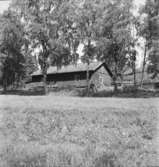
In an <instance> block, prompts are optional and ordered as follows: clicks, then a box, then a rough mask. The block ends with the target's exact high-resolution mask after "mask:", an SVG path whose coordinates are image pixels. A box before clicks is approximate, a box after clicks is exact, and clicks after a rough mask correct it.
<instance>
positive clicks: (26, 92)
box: [0, 90, 45, 96]
mask: <svg viewBox="0 0 159 167" xmlns="http://www.w3.org/2000/svg"><path fill="white" fill-rule="evenodd" d="M0 95H19V96H42V95H45V93H44V91H42V90H41V91H30V90H8V91H6V92H4V91H0Z"/></svg>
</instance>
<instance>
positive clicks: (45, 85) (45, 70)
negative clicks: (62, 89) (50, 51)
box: [43, 67, 48, 95]
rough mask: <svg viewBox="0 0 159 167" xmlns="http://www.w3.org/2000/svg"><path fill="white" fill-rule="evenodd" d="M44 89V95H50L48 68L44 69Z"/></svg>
mask: <svg viewBox="0 0 159 167" xmlns="http://www.w3.org/2000/svg"><path fill="white" fill-rule="evenodd" d="M43 88H44V94H45V95H46V94H47V93H48V89H47V68H46V67H45V68H44V69H43Z"/></svg>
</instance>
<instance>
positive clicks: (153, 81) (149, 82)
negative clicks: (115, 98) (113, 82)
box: [122, 70, 159, 89]
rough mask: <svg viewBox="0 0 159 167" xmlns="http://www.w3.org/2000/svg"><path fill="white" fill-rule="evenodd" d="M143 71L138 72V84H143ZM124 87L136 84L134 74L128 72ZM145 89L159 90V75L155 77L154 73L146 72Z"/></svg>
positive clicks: (144, 75) (125, 75)
mask: <svg viewBox="0 0 159 167" xmlns="http://www.w3.org/2000/svg"><path fill="white" fill-rule="evenodd" d="M141 78H142V71H141V70H137V71H136V84H137V85H140V84H141ZM122 84H123V85H127V86H128V85H133V84H134V74H133V72H126V73H125V74H124V76H123V81H122ZM143 88H145V89H149V88H151V89H159V74H158V75H156V76H155V77H154V76H153V73H147V72H146V71H145V72H144V74H143Z"/></svg>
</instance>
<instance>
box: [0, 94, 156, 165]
mask: <svg viewBox="0 0 159 167" xmlns="http://www.w3.org/2000/svg"><path fill="white" fill-rule="evenodd" d="M158 103H159V99H158V98H149V99H142V98H141V99H140V98H139V99H133V98H129V99H121V98H79V97H61V96H53V95H48V96H36V97H34V96H25V97H24V96H10V95H8V96H7V95H3V96H0V167H119V166H120V167H147V166H155V165H156V166H157V165H158V164H159V159H158V148H159V147H158V142H157V141H158V139H159V138H158V136H159V135H158V125H157V124H158V108H159V104H158Z"/></svg>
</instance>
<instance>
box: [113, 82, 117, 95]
mask: <svg viewBox="0 0 159 167" xmlns="http://www.w3.org/2000/svg"><path fill="white" fill-rule="evenodd" d="M113 82H114V83H113V85H114V93H116V92H117V91H118V85H117V83H116V81H115V80H114V81H113Z"/></svg>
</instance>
